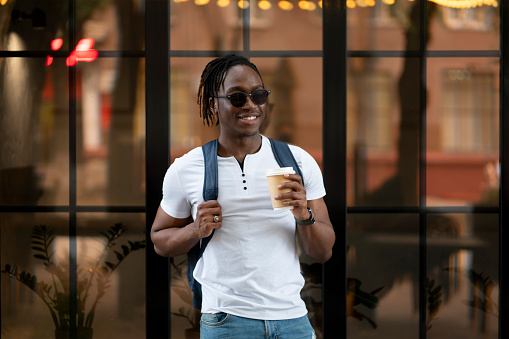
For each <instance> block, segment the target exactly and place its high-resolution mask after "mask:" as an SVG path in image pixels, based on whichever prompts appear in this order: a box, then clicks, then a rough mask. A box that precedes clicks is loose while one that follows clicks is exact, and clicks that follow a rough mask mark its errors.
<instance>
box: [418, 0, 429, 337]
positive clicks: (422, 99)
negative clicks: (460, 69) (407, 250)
mask: <svg viewBox="0 0 509 339" xmlns="http://www.w3.org/2000/svg"><path fill="white" fill-rule="evenodd" d="M419 12H420V13H419V14H420V15H419V18H420V23H419V30H420V32H419V52H420V53H419V54H420V55H419V58H420V84H419V91H420V93H419V111H420V117H419V178H418V180H419V190H418V194H419V209H420V212H419V339H426V332H427V326H426V320H427V316H426V315H427V312H426V311H427V308H426V299H427V298H426V296H427V293H426V276H427V247H426V233H427V232H426V228H427V220H428V214H427V211H426V165H427V163H426V158H427V157H426V140H427V138H426V133H427V128H426V127H427V123H426V122H427V118H426V117H427V112H426V107H427V106H426V101H427V100H426V96H427V90H426V89H427V44H428V3H427V1H421V2H420V3H419Z"/></svg>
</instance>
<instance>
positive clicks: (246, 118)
mask: <svg viewBox="0 0 509 339" xmlns="http://www.w3.org/2000/svg"><path fill="white" fill-rule="evenodd" d="M242 119H243V120H254V119H256V117H245V118H242Z"/></svg>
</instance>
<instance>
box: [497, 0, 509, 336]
mask: <svg viewBox="0 0 509 339" xmlns="http://www.w3.org/2000/svg"><path fill="white" fill-rule="evenodd" d="M508 20H509V4H508V3H507V1H500V50H501V58H500V112H499V114H500V166H501V171H500V200H499V206H500V213H499V226H498V227H499V234H500V236H499V314H498V326H499V331H498V338H500V339H502V338H507V337H508V336H509V323H508V322H507V321H503V319H507V317H508V316H509V311H508V309H509V292H508V291H509V289H508V288H509V278H508V275H507V274H506V273H505V272H504V260H503V258H504V255H503V254H504V244H507V243H509V232H508V231H507V230H506V231H504V229H503V226H504V225H508V220H509V204H508V201H509V136H508V134H507V131H509V117H508V114H509V96H508V95H507V94H508V90H509V59H508V58H509V43H508V42H507V41H506V40H507V37H509V24H507V23H508ZM504 132H505V133H504ZM506 266H507V265H506ZM506 269H507V268H506Z"/></svg>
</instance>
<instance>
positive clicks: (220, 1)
mask: <svg viewBox="0 0 509 339" xmlns="http://www.w3.org/2000/svg"><path fill="white" fill-rule="evenodd" d="M229 4H230V0H217V5H218V6H219V7H226V6H228V5H229Z"/></svg>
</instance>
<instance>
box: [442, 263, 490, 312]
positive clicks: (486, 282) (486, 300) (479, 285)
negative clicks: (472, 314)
mask: <svg viewBox="0 0 509 339" xmlns="http://www.w3.org/2000/svg"><path fill="white" fill-rule="evenodd" d="M444 271H454V272H456V273H458V272H460V271H461V270H460V269H458V268H457V267H453V268H445V269H444ZM466 277H467V278H468V280H469V281H470V283H472V285H473V286H474V293H473V296H472V300H465V301H464V304H466V305H467V306H469V307H472V308H475V309H479V310H481V311H483V312H484V313H486V314H489V315H492V316H494V317H498V304H497V303H496V302H495V301H494V300H493V298H492V297H491V293H492V292H493V290H494V288H495V286H496V283H495V282H493V280H491V278H490V277H485V276H484V273H482V272H481V273H478V272H476V271H474V270H473V269H469V270H468V271H467V272H466Z"/></svg>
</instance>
